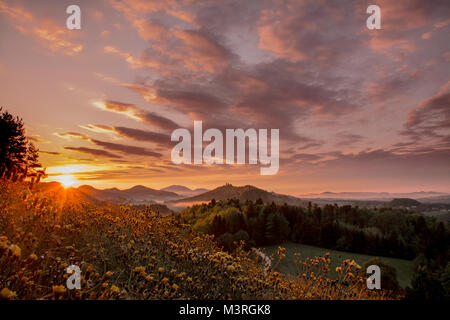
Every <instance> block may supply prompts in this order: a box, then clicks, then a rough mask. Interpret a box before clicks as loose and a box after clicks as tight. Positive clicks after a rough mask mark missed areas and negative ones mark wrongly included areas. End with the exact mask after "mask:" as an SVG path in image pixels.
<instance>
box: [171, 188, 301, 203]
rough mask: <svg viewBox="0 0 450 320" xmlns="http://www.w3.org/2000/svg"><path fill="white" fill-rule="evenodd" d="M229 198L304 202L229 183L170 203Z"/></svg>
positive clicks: (291, 197)
mask: <svg viewBox="0 0 450 320" xmlns="http://www.w3.org/2000/svg"><path fill="white" fill-rule="evenodd" d="M231 198H235V199H239V200H241V201H245V200H252V201H256V200H258V199H259V198H261V199H262V201H263V202H272V201H273V202H275V203H277V204H284V203H287V204H289V205H300V206H301V205H305V204H306V203H305V202H304V201H303V200H301V199H299V198H296V197H293V196H288V195H283V194H279V193H275V192H268V191H265V190H262V189H259V188H256V187H254V186H250V185H247V186H243V187H237V186H233V185H231V184H226V185H224V186H221V187H217V188H215V189H214V190H211V191H208V192H205V193H202V194H200V195H197V196H193V197H189V198H184V199H177V200H173V201H170V202H171V203H172V204H183V203H186V204H189V203H196V202H207V201H211V200H212V199H215V200H227V199H231Z"/></svg>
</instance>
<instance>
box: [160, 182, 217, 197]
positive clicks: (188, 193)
mask: <svg viewBox="0 0 450 320" xmlns="http://www.w3.org/2000/svg"><path fill="white" fill-rule="evenodd" d="M161 191H169V192H174V193H176V194H178V195H180V196H184V197H193V196H196V195H199V194H202V193H205V192H208V191H209V190H208V189H202V188H200V189H195V190H192V189H189V188H188V187H185V186H180V185H171V186H168V187H166V188H162V189H161Z"/></svg>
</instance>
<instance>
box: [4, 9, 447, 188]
mask: <svg viewBox="0 0 450 320" xmlns="http://www.w3.org/2000/svg"><path fill="white" fill-rule="evenodd" d="M72 4H76V5H78V6H79V7H80V9H81V29H80V30H69V29H68V28H67V27H66V20H67V18H68V17H69V15H68V14H67V13H66V8H67V7H68V6H69V5H72ZM372 4H376V5H378V6H379V7H380V9H381V29H380V30H369V29H368V28H367V27H366V19H367V18H368V17H369V14H367V13H366V9H367V7H368V6H369V5H372ZM449 35H450V3H449V2H448V1H447V0H435V1H424V0H423V1H419V0H409V1H387V0H386V1H380V0H376V1H375V0H372V1H332V0H328V1H321V0H311V1H309V0H298V1H278V0H270V1H266V0H246V1H242V0H224V1H220V0H214V1H208V0H205V1H195V0H180V1H178V0H168V1H158V0H153V1H143V0H122V1H115V0H99V1H75V0H71V1H64V0H60V1H45V0H35V1H24V0H22V1H21V0H14V1H7V0H0V105H1V106H3V107H4V108H6V109H7V110H8V111H9V112H11V113H13V114H15V115H18V116H20V117H22V118H23V120H24V122H25V126H26V128H27V135H28V136H29V137H30V139H31V140H33V141H34V142H35V144H36V145H37V146H38V148H39V150H40V160H41V162H42V164H43V166H45V167H47V172H48V173H49V177H48V178H47V181H51V180H57V181H66V182H67V181H68V182H69V184H73V185H74V186H79V185H83V184H90V185H92V186H95V187H98V188H109V187H119V188H126V187H131V186H133V185H138V184H139V185H145V186H148V187H152V188H158V189H159V188H163V187H166V186H168V185H172V184H177V185H178V184H179V185H185V186H188V187H191V188H200V187H201V188H214V187H216V186H219V185H222V184H224V183H226V182H228V183H232V184H236V185H246V184H252V185H255V186H257V187H260V188H263V189H266V190H269V191H276V192H280V193H286V194H291V195H298V194H304V193H307V192H312V193H315V192H323V191H333V192H343V191H352V192H362V191H364V192H369V191H370V192H381V191H383V192H413V191H421V190H423V191H441V192H450V64H449V62H450V42H449ZM194 120H198V121H202V122H203V127H204V130H206V129H207V128H218V129H219V130H222V131H225V129H227V128H229V129H235V128H243V129H247V128H255V129H257V130H258V129H262V128H267V129H275V128H276V129H279V130H280V131H279V132H280V143H279V148H280V167H279V171H278V173H277V174H275V175H268V176H264V175H260V173H259V172H260V165H249V164H244V165H237V164H236V165H226V164H224V165H220V164H214V165H206V164H201V165H194V164H191V165H188V164H181V165H176V164H174V163H173V162H172V161H171V150H172V148H173V147H174V145H175V144H176V142H171V139H170V136H171V133H172V132H173V131H174V130H175V129H177V128H187V129H188V130H191V132H192V128H193V121H194Z"/></svg>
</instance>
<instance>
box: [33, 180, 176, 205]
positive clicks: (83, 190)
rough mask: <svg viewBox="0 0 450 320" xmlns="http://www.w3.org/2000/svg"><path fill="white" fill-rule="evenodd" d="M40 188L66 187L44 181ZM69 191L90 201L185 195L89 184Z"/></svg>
mask: <svg viewBox="0 0 450 320" xmlns="http://www.w3.org/2000/svg"><path fill="white" fill-rule="evenodd" d="M38 188H39V190H40V191H43V192H48V191H55V190H58V189H64V188H63V187H62V185H61V184H60V183H59V182H48V183H45V182H43V183H40V184H39V186H38ZM67 191H70V193H71V194H73V195H74V196H77V197H79V198H80V199H85V200H89V201H110V202H117V203H121V202H128V203H130V202H131V203H134V204H149V203H156V202H164V201H168V200H175V199H180V198H182V197H183V196H181V195H178V194H176V193H174V192H170V191H164V190H156V189H152V188H148V187H144V186H134V187H132V188H129V189H124V190H120V189H117V188H110V189H96V188H94V187H92V186H89V185H82V186H80V187H78V188H68V189H67Z"/></svg>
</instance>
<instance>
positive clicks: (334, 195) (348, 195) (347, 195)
mask: <svg viewBox="0 0 450 320" xmlns="http://www.w3.org/2000/svg"><path fill="white" fill-rule="evenodd" d="M299 197H300V198H303V199H341V200H380V201H389V200H392V199H396V198H409V199H415V200H419V201H421V202H429V201H432V199H433V198H436V199H438V198H442V199H443V198H448V197H450V194H448V193H442V192H434V191H419V192H410V193H389V192H322V193H309V194H300V195H299Z"/></svg>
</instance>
